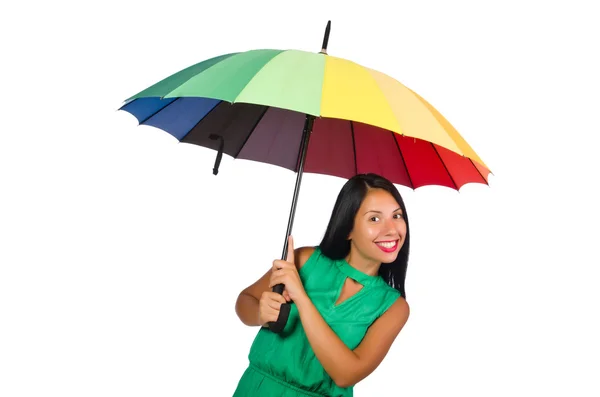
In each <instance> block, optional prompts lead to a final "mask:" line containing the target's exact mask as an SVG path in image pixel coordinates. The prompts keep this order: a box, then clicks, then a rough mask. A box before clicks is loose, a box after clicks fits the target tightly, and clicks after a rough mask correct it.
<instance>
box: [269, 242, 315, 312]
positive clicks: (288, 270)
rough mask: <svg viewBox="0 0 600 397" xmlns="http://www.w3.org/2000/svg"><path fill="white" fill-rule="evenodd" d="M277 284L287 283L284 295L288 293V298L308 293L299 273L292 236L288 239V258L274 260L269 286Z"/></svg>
mask: <svg viewBox="0 0 600 397" xmlns="http://www.w3.org/2000/svg"><path fill="white" fill-rule="evenodd" d="M277 284H283V285H285V290H284V295H285V294H286V293H287V295H288V296H286V299H287V298H288V297H289V299H291V300H298V299H299V298H301V297H302V296H303V295H306V291H304V286H303V285H302V280H301V279H300V275H299V274H298V269H297V268H296V264H295V261H294V244H293V239H292V236H290V237H289V240H288V252H287V258H286V260H285V261H283V260H275V261H273V269H272V271H271V282H270V284H269V288H273V287H274V286H276V285H277Z"/></svg>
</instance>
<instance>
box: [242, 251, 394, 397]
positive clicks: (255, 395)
mask: <svg viewBox="0 0 600 397" xmlns="http://www.w3.org/2000/svg"><path fill="white" fill-rule="evenodd" d="M299 274H300V278H301V280H302V283H303V286H304V289H305V291H306V293H307V295H308V296H309V298H310V299H311V301H312V302H313V304H314V305H315V306H316V308H317V310H318V311H319V312H320V313H321V316H323V318H324V319H325V321H326V322H327V324H329V326H330V327H331V328H332V329H333V331H334V332H335V333H336V334H337V336H338V337H339V338H340V339H341V340H342V341H343V342H344V343H345V344H346V346H348V347H349V348H350V349H352V350H353V349H355V348H356V347H357V346H358V345H359V343H360V342H361V340H362V339H363V337H364V336H365V333H366V332H367V329H368V327H369V326H370V325H371V324H372V323H373V321H375V320H376V319H377V318H378V317H379V316H381V315H382V314H383V313H384V312H385V311H386V310H387V309H388V308H389V307H390V306H391V305H392V304H393V303H394V302H395V301H396V299H397V298H398V297H399V296H401V294H400V292H399V291H398V290H396V289H394V288H392V287H391V286H389V285H388V284H387V283H386V282H385V281H384V280H383V278H381V277H380V276H370V275H367V274H365V273H362V272H361V271H359V270H357V269H355V268H353V267H352V266H350V264H348V262H346V261H345V260H343V259H342V260H332V259H329V258H328V257H326V256H325V255H323V254H322V252H321V250H320V249H319V248H318V247H317V248H316V249H315V251H314V253H313V254H312V255H311V256H310V258H309V259H308V260H307V261H306V263H305V264H304V266H302V268H300V272H299ZM348 277H350V278H351V279H354V280H356V281H358V282H359V283H361V284H362V285H363V288H361V289H360V290H359V291H358V292H357V293H356V294H354V295H353V296H351V297H349V298H347V299H346V300H345V301H343V302H341V303H339V304H338V305H336V304H335V302H336V301H337V298H338V297H339V294H340V292H341V288H342V286H343V285H344V282H345V280H346V278H348ZM248 359H249V361H250V364H249V366H248V368H247V369H246V370H245V372H244V373H243V375H242V377H241V379H240V381H239V383H238V386H237V389H236V390H235V393H234V397H304V396H330V397H348V396H352V395H353V387H348V388H340V387H338V386H337V385H336V384H335V383H334V382H333V380H332V379H331V377H330V376H329V375H328V374H327V372H325V370H324V369H323V366H322V365H321V363H320V362H319V360H318V359H317V357H316V356H315V354H314V352H313V350H312V347H311V346H310V344H309V342H308V339H307V337H306V334H305V333H304V329H303V327H302V322H301V321H300V318H299V315H298V308H297V307H296V305H294V304H292V305H291V310H290V315H289V318H288V322H287V324H286V326H285V328H284V330H283V331H282V332H281V333H280V334H276V333H274V332H272V331H270V330H268V329H267V328H263V327H261V329H260V330H259V331H258V334H257V335H256V338H255V340H254V342H253V343H252V347H251V348H250V354H249V356H248Z"/></svg>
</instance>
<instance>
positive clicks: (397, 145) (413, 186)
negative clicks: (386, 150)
mask: <svg viewBox="0 0 600 397" xmlns="http://www.w3.org/2000/svg"><path fill="white" fill-rule="evenodd" d="M390 133H391V134H392V139H393V140H394V142H396V148H397V149H398V154H399V155H400V159H401V160H402V164H404V169H405V170H406V176H408V182H409V183H410V187H411V189H413V190H414V189H415V184H414V183H413V181H412V178H411V177H410V172H408V166H407V165H406V160H405V159H404V155H403V154H402V150H400V144H399V143H398V140H397V139H396V136H395V135H394V134H395V132H394V131H390ZM402 136H404V135H402Z"/></svg>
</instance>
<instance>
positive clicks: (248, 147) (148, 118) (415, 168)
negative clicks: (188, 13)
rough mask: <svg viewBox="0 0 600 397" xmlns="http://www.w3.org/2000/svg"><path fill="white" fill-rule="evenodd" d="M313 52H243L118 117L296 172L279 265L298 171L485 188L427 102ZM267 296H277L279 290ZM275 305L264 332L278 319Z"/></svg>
mask: <svg viewBox="0 0 600 397" xmlns="http://www.w3.org/2000/svg"><path fill="white" fill-rule="evenodd" d="M330 29H331V21H329V22H328V23H327V27H326V29H325V36H324V39H323V45H322V50H321V51H320V52H319V53H311V52H307V51H299V50H272V49H262V50H252V51H246V52H239V53H231V54H225V55H220V56H217V57H214V58H211V59H208V60H205V61H203V62H200V63H197V64H195V65H192V66H190V67H188V68H186V69H183V70H181V71H179V72H177V73H175V74H173V75H171V76H169V77H167V78H165V79H163V80H161V81H159V82H158V83H156V84H154V85H152V86H150V87H148V88H147V89H145V90H143V91H141V92H140V93H138V94H136V95H134V96H132V97H131V98H129V99H127V100H126V101H125V103H124V104H123V106H122V107H121V108H120V110H124V111H126V112H128V113H130V114H132V115H133V116H135V117H136V118H137V120H138V122H139V124H140V125H149V126H153V127H156V128H159V129H161V130H164V131H166V132H168V133H169V134H171V135H173V136H174V137H175V138H176V139H177V140H178V141H179V142H185V143H191V144H195V145H200V146H203V147H207V148H211V149H214V150H216V151H217V155H216V160H215V165H214V168H213V173H214V174H215V175H217V173H218V171H219V165H220V162H221V158H222V156H223V153H225V154H227V155H229V156H231V157H233V158H236V159H247V160H253V161H259V162H263V163H268V164H273V165H277V166H280V167H284V168H287V169H289V170H291V171H294V172H296V173H297V176H296V185H295V188H294V193H293V198H292V205H291V209H290V214H289V220H288V226H287V231H286V236H285V237H286V238H285V240H284V246H283V252H282V256H281V257H282V259H285V257H286V253H287V244H288V236H289V235H290V234H291V231H292V227H293V221H294V214H295V210H296V204H297V200H298V195H299V191H300V184H301V181H302V174H303V172H311V173H319V174H327V175H333V176H339V177H343V178H350V177H352V176H354V175H356V174H357V173H366V172H374V173H378V174H380V175H382V176H384V177H386V178H388V179H389V180H391V181H392V182H393V183H397V184H400V185H404V186H408V187H410V188H413V189H416V188H418V187H420V186H425V185H440V186H447V187H449V188H452V189H456V190H458V189H460V187H461V186H463V185H464V184H466V183H482V184H487V181H488V176H489V174H490V171H489V169H488V167H487V166H486V165H485V164H484V162H483V161H482V160H481V159H480V158H479V156H478V155H477V154H476V153H475V152H474V151H473V149H472V148H471V147H470V146H469V145H468V144H467V142H466V141H465V140H464V139H463V138H462V137H461V136H460V134H459V133H458V132H457V131H456V130H455V129H454V128H453V127H452V125H451V124H450V123H449V122H448V121H447V120H446V119H445V118H444V117H443V116H442V115H441V114H440V113H439V112H438V111H437V110H436V109H435V108H434V107H433V106H431V105H430V104H429V103H428V102H427V101H425V100H424V99H423V98H421V97H420V96H419V95H418V94H416V93H415V92H413V91H412V90H410V89H409V88H407V87H406V86H404V85H403V84H401V83H400V82H398V81H397V80H395V79H393V78H391V77H389V76H387V75H386V74H383V73H381V72H378V71H375V70H373V69H369V68H366V67H364V66H361V65H359V64H356V63H354V62H352V61H349V60H345V59H342V58H337V57H333V56H329V55H328V54H327V44H328V40H329V33H330ZM273 290H274V291H276V292H279V293H282V292H283V285H277V286H275V287H274V288H273ZM288 314H289V304H287V305H283V306H282V308H281V311H280V317H279V319H278V320H277V322H276V323H270V324H269V328H270V329H271V330H272V331H273V332H281V330H282V329H283V328H284V326H285V324H286V322H287V316H288Z"/></svg>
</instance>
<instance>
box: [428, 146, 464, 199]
mask: <svg viewBox="0 0 600 397" xmlns="http://www.w3.org/2000/svg"><path fill="white" fill-rule="evenodd" d="M429 144H430V145H431V147H432V148H433V151H434V152H435V154H437V156H438V158H439V159H440V163H442V165H443V166H444V169H445V170H446V173H447V174H448V176H449V177H450V180H451V181H452V183H453V184H454V187H455V188H456V190H457V191H458V185H457V184H456V182H455V181H454V178H452V174H450V171H449V170H448V167H446V163H444V160H442V156H440V153H439V152H438V150H437V149H436V148H435V144H434V143H433V142H429Z"/></svg>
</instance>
